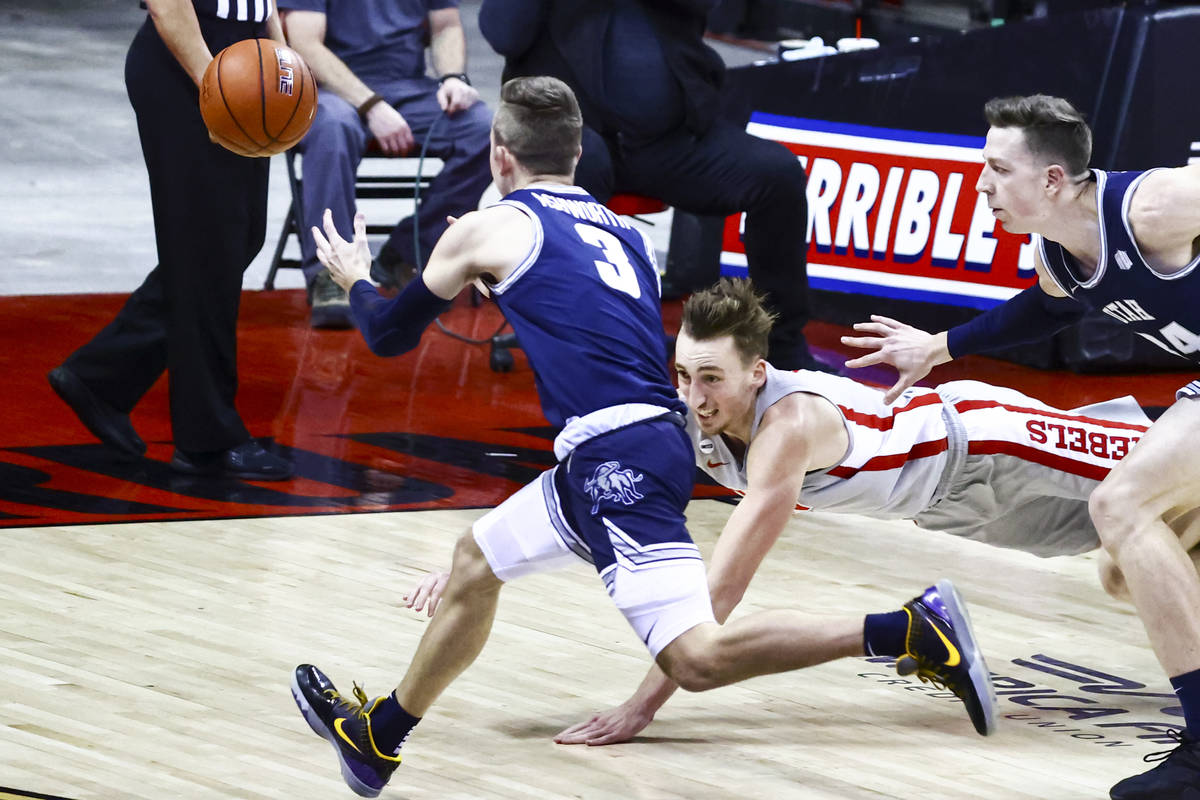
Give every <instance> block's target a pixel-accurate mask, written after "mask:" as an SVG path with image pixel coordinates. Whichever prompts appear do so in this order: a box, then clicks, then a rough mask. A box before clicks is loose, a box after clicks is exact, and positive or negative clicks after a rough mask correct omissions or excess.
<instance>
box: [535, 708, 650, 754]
mask: <svg viewBox="0 0 1200 800" xmlns="http://www.w3.org/2000/svg"><path fill="white" fill-rule="evenodd" d="M653 719H654V715H653V714H650V713H647V712H646V711H645V710H643V709H642V708H641V707H640V706H639V705H638V704H634V703H630V702H629V701H626V702H624V703H622V704H621V705H619V706H617V707H616V708H610V709H609V710H608V711H601V712H600V713H598V714H593V715H592V718H591V719H589V720H588V721H587V722H580V723H578V724H576V725H572V726H571V727H569V728H567V729H565V730H563V731H562V732H561V733H559V734H558V735H557V736H555V737H554V741H555V742H557V743H558V744H587V745H593V746H595V745H602V744H619V743H621V742H628V741H629V740H630V739H632V738H633V737H634V736H637V734H638V732H639V731H641V730H642V728H645V727H646V726H647V725H649V724H650V722H651V721H652V720H653Z"/></svg>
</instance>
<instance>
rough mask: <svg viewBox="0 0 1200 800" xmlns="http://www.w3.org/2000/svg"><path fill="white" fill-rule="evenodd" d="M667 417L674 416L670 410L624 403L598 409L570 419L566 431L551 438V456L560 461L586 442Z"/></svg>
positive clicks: (643, 404)
mask: <svg viewBox="0 0 1200 800" xmlns="http://www.w3.org/2000/svg"><path fill="white" fill-rule="evenodd" d="M670 413H673V412H672V411H671V409H669V408H664V407H663V406H656V405H654V404H653V403H624V404H622V405H619V406H607V407H606V408H598V409H596V410H595V411H593V412H591V413H590V414H584V415H583V416H582V417H570V418H569V419H568V420H567V425H566V427H564V428H563V429H562V432H561V433H559V434H558V436H556V437H554V456H555V458H557V459H558V460H559V461H562V460H564V459H565V458H566V457H567V456H569V455H571V452H572V451H573V450H574V449H575V448H576V447H578V446H579V445H581V444H583V443H584V442H586V441H587V440H588V439H591V438H594V437H596V436H599V435H600V434H602V433H608V432H609V431H615V430H616V429H617V428H624V427H625V426H626V425H633V424H634V423H635V422H642V421H643V420H647V419H650V418H652V417H661V416H662V415H664V414H670Z"/></svg>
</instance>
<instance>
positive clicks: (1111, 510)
mask: <svg viewBox="0 0 1200 800" xmlns="http://www.w3.org/2000/svg"><path fill="white" fill-rule="evenodd" d="M1088 513H1089V514H1090V515H1091V517H1092V523H1093V524H1094V525H1095V526H1096V532H1097V533H1098V534H1099V535H1100V544H1101V545H1103V546H1104V549H1105V550H1107V551H1108V552H1109V553H1111V554H1113V555H1114V556H1115V555H1116V554H1117V553H1118V552H1119V551H1120V549H1121V546H1122V545H1123V544H1124V543H1125V542H1126V541H1128V539H1129V537H1130V535H1132V533H1133V532H1134V531H1135V530H1136V529H1137V527H1138V526H1137V524H1136V521H1137V518H1138V516H1139V515H1140V514H1141V513H1143V512H1142V508H1141V503H1140V502H1139V498H1138V497H1137V496H1136V495H1135V493H1134V492H1131V491H1130V490H1129V488H1128V485H1127V484H1126V483H1125V482H1123V481H1114V480H1111V479H1110V480H1106V481H1104V482H1102V483H1101V484H1100V485H1099V486H1097V487H1096V489H1095V490H1094V491H1093V492H1092V495H1091V497H1089V498H1088Z"/></svg>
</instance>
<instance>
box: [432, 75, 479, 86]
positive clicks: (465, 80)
mask: <svg viewBox="0 0 1200 800" xmlns="http://www.w3.org/2000/svg"><path fill="white" fill-rule="evenodd" d="M451 78H458V79H459V80H460V81H462V82H463V83H465V84H466V85H467V86H470V85H471V79H470V78H468V77H467V73H465V72H447V73H446V74H445V75H442V76H441V77H439V78H438V86H441V85H442V84H443V83H445V82H446V81H448V80H450V79H451Z"/></svg>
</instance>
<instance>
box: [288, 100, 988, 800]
mask: <svg viewBox="0 0 1200 800" xmlns="http://www.w3.org/2000/svg"><path fill="white" fill-rule="evenodd" d="M500 97H501V102H500V107H499V109H498V110H497V112H496V115H495V118H494V121H493V127H492V148H491V166H492V174H493V177H494V178H495V180H496V183H497V186H498V187H499V188H500V190H501V192H502V193H503V194H504V195H505V197H504V199H503V200H502V201H501V202H500V203H499V204H497V205H495V206H492V207H490V208H487V209H485V210H483V211H479V212H474V213H471V214H467V215H465V216H464V217H463V218H462V219H460V220H458V221H457V222H456V223H455V224H453V225H452V226H451V227H450V228H449V229H448V230H447V232H446V233H445V234H444V235H443V236H442V238H441V239H440V240H439V242H438V244H437V246H436V247H435V249H434V251H433V253H432V255H431V257H430V260H429V263H428V265H427V267H426V269H425V271H424V272H423V273H422V275H421V277H420V279H418V280H414V281H412V282H411V283H410V284H409V285H408V286H407V287H406V288H405V289H404V291H402V292H401V293H400V294H399V295H397V296H396V297H395V298H394V299H392V300H385V299H383V298H382V297H381V296H380V295H379V294H378V292H377V291H376V290H375V288H374V287H373V286H371V284H370V283H369V282H368V281H367V280H366V279H367V277H368V275H369V271H370V264H371V257H370V253H369V250H368V248H367V239H366V230H365V221H364V219H363V218H362V217H361V216H358V217H356V219H355V235H354V239H353V240H352V241H349V242H347V241H345V240H343V239H342V238H341V236H339V234H338V232H337V230H336V228H335V227H334V225H333V223H332V219H331V217H330V216H326V219H325V232H324V234H323V235H322V233H321V232H320V231H317V230H316V229H314V231H313V234H314V238H315V240H316V242H317V250H318V253H319V256H318V257H319V258H320V260H321V262H322V263H323V264H325V266H327V267H328V268H329V270H330V273H331V275H332V276H333V278H334V280H336V281H337V282H338V283H339V284H340V285H342V286H343V287H345V288H347V289H348V290H349V292H350V302H351V307H352V311H353V313H354V315H355V317H356V321H357V323H358V328H359V330H360V331H362V334H363V336H364V338H365V339H366V340H367V342H368V344H369V345H370V346H371V348H372V350H374V351H375V352H376V353H380V354H391V355H396V354H400V353H403V352H406V351H407V350H409V349H411V348H412V347H414V346H415V344H416V343H417V341H418V340H419V339H420V336H421V333H422V331H423V330H424V329H425V327H426V326H427V325H428V324H429V323H430V322H432V321H433V319H434V318H435V317H436V316H437V315H438V313H440V312H441V311H442V310H443V309H444V308H445V307H446V305H447V304H448V302H449V301H450V299H452V298H453V297H454V296H455V295H457V294H458V292H460V291H461V290H462V289H464V288H465V287H467V286H470V285H471V284H472V283H473V282H475V281H477V280H481V281H483V282H484V283H486V284H487V285H488V286H489V287H490V290H491V293H492V295H493V296H494V297H495V298H496V302H497V303H498V304H499V305H500V307H501V309H502V310H503V311H504V314H505V316H506V317H507V319H508V321H509V322H510V323H511V324H512V326H513V328H514V329H515V330H516V332H517V335H518V337H519V338H520V339H521V343H522V345H523V347H524V349H525V351H526V353H527V354H528V355H529V359H530V362H531V363H532V365H533V368H534V373H535V375H536V378H537V385H538V394H539V397H540V400H541V403H542V408H543V410H544V412H545V414H546V417H547V418H548V419H549V420H550V422H552V423H554V424H556V425H559V426H563V430H562V433H560V434H559V436H558V437H557V438H556V439H555V443H554V450H555V455H556V456H557V457H558V459H559V463H558V465H557V466H556V467H554V468H553V469H550V470H548V471H547V472H545V473H543V474H542V475H541V476H540V477H539V478H537V479H536V480H534V481H533V482H532V483H530V484H529V485H528V486H526V487H524V488H523V489H521V490H520V491H518V492H517V493H516V494H515V495H513V496H512V497H510V498H509V499H508V500H506V501H505V502H504V503H503V504H501V505H500V506H499V507H497V508H495V509H493V510H492V511H491V512H489V513H488V514H485V515H484V516H483V517H482V518H480V519H479V520H478V521H477V522H476V523H475V524H474V526H473V527H472V530H471V531H470V532H468V533H466V534H464V535H463V536H462V537H461V538H460V539H459V541H458V543H457V546H456V548H455V553H454V559H453V566H452V568H451V573H450V578H449V581H448V583H447V585H446V587H445V594H444V596H443V599H442V603H441V609H440V611H439V613H438V614H437V616H436V617H435V618H434V619H433V621H432V622H431V623H430V625H429V627H428V628H427V630H426V632H425V635H424V636H423V637H422V638H421V642H420V644H419V645H418V647H417V651H416V653H415V654H414V656H413V659H412V661H411V663H410V665H409V668H408V671H407V673H406V674H405V676H404V678H403V680H402V681H401V682H400V684H399V686H398V687H397V688H396V690H395V691H394V692H392V693H389V694H387V695H385V696H383V697H378V698H375V699H369V698H368V697H367V695H366V694H365V693H363V692H362V690H361V689H357V688H356V691H355V696H354V698H346V697H342V696H341V695H340V694H339V693H338V692H337V690H336V688H335V687H334V685H333V684H332V683H331V682H330V681H329V679H328V678H327V677H326V676H325V675H324V674H323V673H322V672H321V671H320V670H318V669H317V668H316V667H314V666H311V665H308V664H304V665H301V666H299V667H297V668H296V670H295V672H294V674H293V681H292V693H293V696H294V697H295V700H296V703H297V705H298V706H299V707H300V710H301V712H302V713H303V715H304V717H305V719H306V720H307V722H308V724H309V725H310V726H311V727H312V729H313V730H314V731H315V732H316V733H317V734H319V735H321V736H323V737H325V738H326V739H328V740H329V742H330V743H331V744H332V745H333V746H334V748H335V751H336V752H337V755H338V758H339V760H340V762H341V765H342V776H343V778H344V779H345V780H346V783H347V784H348V785H349V786H350V788H351V789H352V790H354V791H355V792H356V793H358V794H359V795H361V796H364V797H374V796H376V795H378V794H379V792H380V791H382V789H383V787H384V786H385V785H386V783H387V782H388V780H389V778H390V777H391V775H392V773H393V771H394V770H395V769H396V767H397V766H398V765H399V763H400V748H401V745H403V744H404V742H405V741H406V740H407V739H408V737H409V734H410V733H411V732H412V730H413V727H414V726H415V725H416V724H417V722H418V721H419V720H420V718H421V717H422V716H423V715H424V714H425V713H426V712H427V711H428V709H429V708H430V706H431V705H432V704H433V702H434V701H435V700H436V699H437V698H438V696H439V695H440V694H441V693H442V691H443V690H444V689H445V688H446V687H447V686H448V685H449V684H450V683H451V681H453V680H454V679H455V678H456V677H457V676H458V675H459V674H460V673H461V672H462V671H463V670H464V669H466V667H467V666H469V665H470V664H471V663H472V662H473V661H474V660H475V658H476V656H478V654H479V652H480V650H481V649H482V647H483V644H484V642H485V641H486V640H487V637H488V634H489V631H490V629H491V625H492V619H493V617H494V614H495V610H496V603H497V599H498V596H499V592H500V588H501V586H502V585H503V583H504V582H505V581H508V580H511V579H513V578H517V577H520V576H522V575H527V574H531V573H534V572H540V571H545V570H549V569H553V568H556V567H558V566H561V565H564V564H566V563H570V562H573V561H575V560H576V559H583V560H585V561H589V562H591V563H592V564H594V565H595V568H596V570H597V572H598V573H599V575H600V577H601V579H602V580H603V581H604V583H605V585H606V588H607V589H608V592H609V595H610V596H611V597H612V598H613V600H614V602H615V603H616V605H617V607H618V608H619V609H620V610H621V612H622V613H623V614H624V615H625V617H626V619H627V620H628V621H629V623H630V625H631V626H632V627H633V628H634V630H635V631H636V632H637V633H638V635H639V636H640V637H641V638H642V640H643V642H645V644H646V647H647V648H648V649H649V650H650V652H651V654H652V655H653V656H654V658H655V659H656V661H657V663H658V665H659V666H660V667H661V668H662V670H663V672H664V673H665V674H666V675H669V676H670V677H671V678H672V679H673V680H674V681H675V682H676V683H678V684H679V685H680V686H682V687H683V688H685V689H688V690H692V691H699V690H703V689H709V688H714V687H717V686H722V685H725V684H728V683H732V682H734V681H739V680H742V679H745V678H749V677H752V676H754V675H762V674H767V673H772V672H781V671H784V670H791V669H796V668H799V667H804V666H809V665H811V664H815V663H818V662H821V661H825V660H828V659H831V658H836V657H840V656H850V655H860V654H861V653H862V652H863V647H864V640H863V627H864V623H863V620H862V618H827V617H818V618H813V617H809V616H807V615H804V614H801V613H799V612H792V611H769V612H763V613H760V614H754V615H751V616H747V617H745V618H743V619H740V620H738V621H736V622H733V623H730V624H729V625H725V626H722V625H718V624H717V623H716V622H715V620H714V616H713V609H712V603H711V601H710V599H709V591H708V585H707V582H706V577H705V570H704V564H703V563H702V561H701V559H700V554H699V551H698V549H697V548H696V545H695V544H694V543H693V542H692V540H691V538H690V537H689V535H688V533H687V529H686V527H685V525H684V508H685V506H686V505H687V502H688V500H689V498H690V495H691V489H692V472H693V467H692V463H693V462H692V444H691V441H690V440H689V438H688V435H687V431H686V430H685V420H684V414H685V412H686V407H685V406H684V404H683V403H682V402H681V401H680V399H679V397H678V396H677V394H676V392H675V388H674V387H673V386H672V384H671V380H670V377H669V376H668V374H667V370H666V367H665V363H666V353H665V347H664V343H663V338H662V319H661V311H660V299H659V286H658V277H657V275H658V273H657V269H656V267H655V265H654V256H653V248H652V246H651V245H650V243H649V241H648V240H647V239H646V237H645V236H644V235H642V234H641V233H640V232H638V231H636V230H635V229H633V228H631V227H630V226H629V224H628V223H627V222H626V221H624V220H623V219H621V218H620V217H617V216H616V215H614V214H612V213H611V212H609V211H607V210H606V209H605V208H604V207H603V206H601V205H600V204H599V203H597V202H595V201H594V200H593V199H592V198H591V197H590V196H589V195H587V194H586V193H585V192H583V190H581V189H579V188H578V187H575V186H572V185H571V180H572V175H573V172H574V168H575V164H576V162H577V160H578V158H579V153H580V148H579V141H580V130H581V125H582V121H581V118H580V115H579V106H578V104H577V103H576V101H575V97H574V95H573V94H572V93H571V90H570V89H569V88H567V86H566V84H564V83H562V82H561V81H558V80H556V79H553V78H544V77H535V78H519V79H516V80H513V81H509V82H508V83H506V84H505V85H504V87H503V88H502V90H501V96H500ZM584 298H586V302H581V299H584ZM888 616H889V618H890V619H891V620H893V622H892V624H890V625H888V626H885V627H886V630H885V631H884V633H885V634H886V635H881V636H880V637H878V640H877V641H876V640H868V641H867V642H866V645H867V646H868V647H870V648H872V649H873V650H874V652H878V653H882V654H888V655H896V656H903V657H904V658H906V659H907V662H908V663H909V664H911V666H912V667H913V668H914V669H915V670H916V671H917V674H918V675H919V676H921V677H922V678H924V679H926V680H931V681H936V682H938V683H939V684H942V685H946V686H948V687H949V688H950V689H952V690H953V691H954V692H955V693H956V694H957V695H958V696H960V697H961V698H962V699H963V700H964V702H965V704H966V708H967V711H968V712H969V714H970V716H971V718H972V722H973V723H974V724H975V726H976V728H977V730H979V731H980V732H981V733H986V732H988V731H990V729H991V726H992V724H993V716H994V706H995V699H994V694H993V692H992V687H991V679H990V677H989V675H988V673H987V667H986V665H985V664H984V662H983V659H982V657H981V656H980V655H979V654H978V652H977V651H976V648H975V646H974V640H973V637H972V635H971V632H970V626H969V621H968V620H967V618H966V613H965V609H964V607H963V606H962V604H961V601H959V600H958V598H957V595H956V592H955V591H954V588H953V586H952V585H951V584H950V583H949V582H948V581H942V582H940V583H939V584H938V585H937V586H936V587H933V588H931V589H929V590H927V591H926V592H924V593H923V594H922V595H921V596H919V597H917V598H915V599H913V600H912V601H910V602H909V603H907V604H905V606H904V607H903V608H902V609H900V610H898V611H895V612H892V613H891V614H890V615H888ZM814 639H819V640H820V641H821V642H825V643H826V646H825V647H823V648H821V649H817V648H815V647H813V646H812V645H811V644H810V642H811V641H812V640H814Z"/></svg>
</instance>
